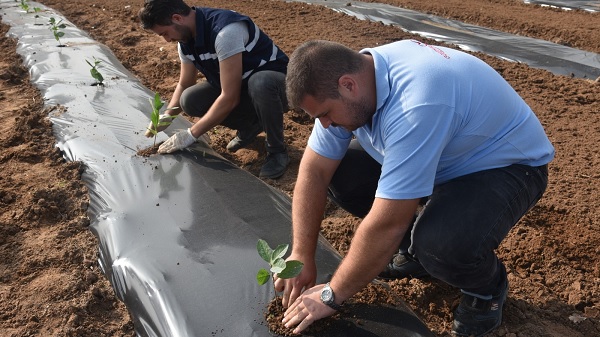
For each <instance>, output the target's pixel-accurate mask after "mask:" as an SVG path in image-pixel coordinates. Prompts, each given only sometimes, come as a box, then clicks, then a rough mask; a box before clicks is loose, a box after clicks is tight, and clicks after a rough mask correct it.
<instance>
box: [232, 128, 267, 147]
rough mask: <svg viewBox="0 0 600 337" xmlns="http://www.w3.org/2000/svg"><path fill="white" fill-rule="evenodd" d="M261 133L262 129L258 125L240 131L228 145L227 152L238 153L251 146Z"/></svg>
mask: <svg viewBox="0 0 600 337" xmlns="http://www.w3.org/2000/svg"><path fill="white" fill-rule="evenodd" d="M261 132H262V127H261V126H260V125H259V124H258V123H256V124H254V125H252V126H251V127H250V128H249V129H247V130H238V131H237V135H236V136H235V138H233V139H232V140H231V141H230V142H229V144H227V151H229V152H236V151H237V150H239V149H241V148H244V147H246V146H248V145H250V144H251V143H252V142H253V141H254V139H255V138H256V136H258V134H259V133H261Z"/></svg>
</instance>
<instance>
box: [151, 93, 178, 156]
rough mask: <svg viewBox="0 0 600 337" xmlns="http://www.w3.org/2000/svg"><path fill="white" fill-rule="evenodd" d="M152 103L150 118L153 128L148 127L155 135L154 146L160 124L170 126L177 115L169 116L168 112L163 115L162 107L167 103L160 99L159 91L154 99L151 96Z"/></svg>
mask: <svg viewBox="0 0 600 337" xmlns="http://www.w3.org/2000/svg"><path fill="white" fill-rule="evenodd" d="M148 100H149V101H150V105H151V106H152V113H151V114H150V120H151V121H152V128H148V130H150V132H152V134H153V135H154V146H156V135H157V134H158V131H157V130H158V127H160V126H168V125H170V124H171V122H173V119H174V118H177V116H169V115H167V114H163V115H162V116H161V114H160V109H161V108H162V107H163V106H164V105H165V103H164V102H163V101H162V100H161V99H160V94H159V93H158V92H157V93H155V94H154V99H152V98H149V99H148ZM174 109H178V107H172V108H168V109H167V110H174Z"/></svg>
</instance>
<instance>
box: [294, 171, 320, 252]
mask: <svg viewBox="0 0 600 337" xmlns="http://www.w3.org/2000/svg"><path fill="white" fill-rule="evenodd" d="M321 184H322V183H319V182H317V181H315V178H314V177H310V175H304V176H302V175H300V176H299V177H298V180H297V181H296V187H295V188H294V198H293V203H292V220H293V230H292V240H293V241H292V248H293V252H294V254H295V255H300V256H303V257H305V258H311V259H314V254H315V250H316V247H317V241H318V238H319V230H320V228H321V221H322V220H323V214H324V212H325V203H326V198H327V188H326V185H325V186H322V185H321Z"/></svg>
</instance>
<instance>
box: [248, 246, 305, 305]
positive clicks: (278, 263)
mask: <svg viewBox="0 0 600 337" xmlns="http://www.w3.org/2000/svg"><path fill="white" fill-rule="evenodd" d="M288 248H289V245H287V244H282V245H279V246H277V248H275V249H271V247H270V246H269V244H268V243H267V242H266V241H265V240H263V239H259V240H258V243H257V245H256V250H257V251H258V255H260V257H262V259H263V260H265V261H267V263H268V264H269V266H271V268H270V269H269V270H266V269H264V268H261V269H260V270H259V271H258V273H257V274H256V281H257V282H258V284H259V285H263V284H265V283H267V282H268V281H269V279H273V278H274V277H275V274H277V277H278V278H283V279H287V278H292V277H296V276H298V274H300V272H301V271H302V267H304V264H303V263H302V262H300V261H296V260H289V261H285V260H284V259H283V256H284V255H285V253H287V250H288ZM273 290H275V283H274V282H273ZM275 293H277V291H276V290H275Z"/></svg>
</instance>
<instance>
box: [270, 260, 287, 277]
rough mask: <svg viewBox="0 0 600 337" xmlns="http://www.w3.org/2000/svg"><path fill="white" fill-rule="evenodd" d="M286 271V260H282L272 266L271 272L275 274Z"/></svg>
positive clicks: (274, 262)
mask: <svg viewBox="0 0 600 337" xmlns="http://www.w3.org/2000/svg"><path fill="white" fill-rule="evenodd" d="M284 269H285V260H284V259H282V258H278V259H275V260H274V261H273V263H272V264H271V272H273V273H275V274H279V273H281V272H282V271H283V270H284Z"/></svg>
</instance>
